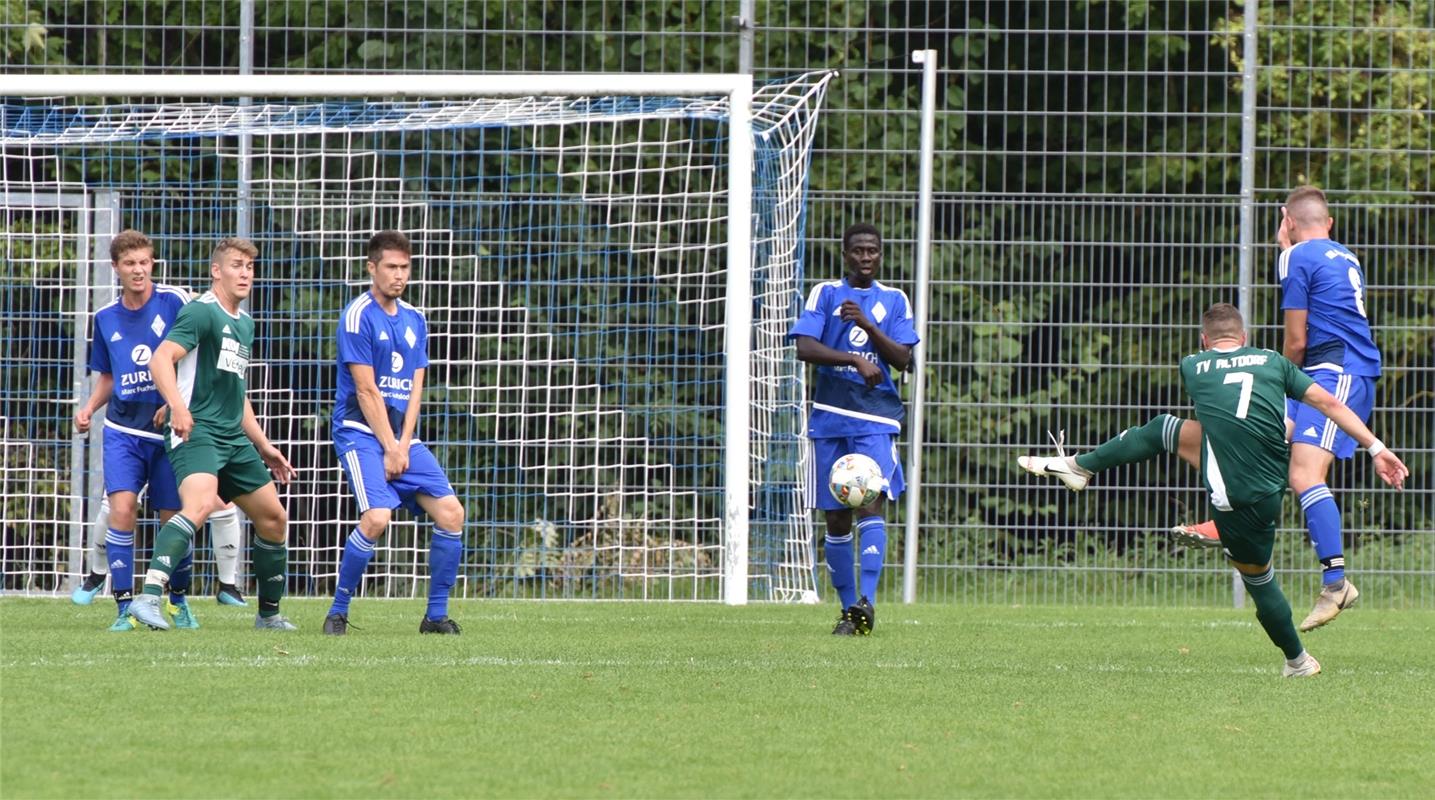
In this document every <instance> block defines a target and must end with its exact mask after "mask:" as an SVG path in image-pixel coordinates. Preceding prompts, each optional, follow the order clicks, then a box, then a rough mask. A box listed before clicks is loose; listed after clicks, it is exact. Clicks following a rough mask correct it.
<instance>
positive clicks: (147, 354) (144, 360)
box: [130, 344, 154, 367]
mask: <svg viewBox="0 0 1435 800" xmlns="http://www.w3.org/2000/svg"><path fill="white" fill-rule="evenodd" d="M153 356H154V352H153V351H152V350H150V349H149V345H147V344H137V345H135V349H133V350H131V351H130V360H131V361H133V362H135V366H136V367H143V366H145V365H146V364H148V363H149V360H150V358H151V357H153Z"/></svg>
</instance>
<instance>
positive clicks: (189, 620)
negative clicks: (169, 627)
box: [164, 601, 199, 630]
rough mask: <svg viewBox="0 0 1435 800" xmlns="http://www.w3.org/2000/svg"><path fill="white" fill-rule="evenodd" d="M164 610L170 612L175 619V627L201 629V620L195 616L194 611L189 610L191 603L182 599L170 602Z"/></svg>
mask: <svg viewBox="0 0 1435 800" xmlns="http://www.w3.org/2000/svg"><path fill="white" fill-rule="evenodd" d="M164 610H165V611H168V612H169V615H170V617H171V618H173V619H174V627H176V628H184V629H186V630H199V620H197V619H195V618H194V612H193V611H190V610H189V603H186V602H184V601H180V602H178V603H175V602H172V601H171V602H168V603H165V605H164Z"/></svg>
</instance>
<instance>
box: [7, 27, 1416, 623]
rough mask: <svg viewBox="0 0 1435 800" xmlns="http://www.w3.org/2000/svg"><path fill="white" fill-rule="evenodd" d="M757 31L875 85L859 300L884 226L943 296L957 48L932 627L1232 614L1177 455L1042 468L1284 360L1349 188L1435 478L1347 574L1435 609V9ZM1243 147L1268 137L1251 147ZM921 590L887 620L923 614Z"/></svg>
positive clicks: (927, 348) (80, 33)
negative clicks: (929, 137) (1021, 461)
mask: <svg viewBox="0 0 1435 800" xmlns="http://www.w3.org/2000/svg"><path fill="white" fill-rule="evenodd" d="M744 5H745V4H743V3H739V2H735V1H732V2H639V1H635V2H626V3H619V2H587V3H554V4H535V3H508V2H503V0H463V1H449V2H419V1H417V0H383V1H381V2H360V1H359V0H335V1H333V2H271V3H257V4H254V5H253V6H252V7H251V8H252V12H253V16H254V25H253V29H252V30H253V32H252V44H253V59H252V64H253V71H255V72H260V73H265V72H325V71H334V72H366V71H367V72H394V71H407V72H412V71H436V72H437V71H446V72H447V71H560V72H563V71H566V72H596V71H673V72H683V71H692V72H719V71H735V70H737V69H738V66H739V53H740V49H741V46H740V45H741V42H740V37H741V36H742V33H741V29H740V27H739V25H738V24H737V22H736V18H737V17H739V16H740V15H742V14H743V13H744ZM245 6H246V4H245V3H241V2H237V0H198V1H197V2H178V0H168V1H166V2H136V1H133V0H132V1H131V2H118V1H117V0H116V1H113V2H112V1H111V0H92V1H91V2H55V1H50V2H46V1H44V0H40V1H32V2H17V0H0V13H3V14H4V16H3V17H0V55H3V57H5V58H6V59H7V60H8V61H9V63H10V64H11V67H10V69H18V70H22V71H34V70H41V69H55V70H60V71H77V70H93V71H103V72H175V71H183V72H197V71H213V72H233V71H236V70H238V69H240V66H241V63H242V61H243V59H242V57H241V54H242V53H243V52H244V49H245V47H246V45H247V44H248V42H249V36H248V35H247V34H246V31H245V30H243V29H242V26H241V20H242V19H243V17H244V12H245ZM1248 6H1249V7H1252V8H1257V9H1258V11H1257V19H1256V23H1257V24H1256V26H1255V32H1256V53H1257V60H1256V63H1255V65H1254V66H1253V67H1252V65H1249V64H1248V63H1247V62H1246V60H1245V52H1244V45H1245V40H1244V38H1243V32H1244V29H1245V16H1244V12H1245V10H1246V8H1247V7H1248ZM754 16H755V20H756V26H755V28H754V29H753V30H752V34H751V35H752V52H753V68H754V73H755V75H756V77H757V78H758V79H759V80H763V79H768V78H773V77H777V76H785V75H792V74H795V73H799V72H804V71H807V70H811V69H818V68H836V69H839V70H841V72H842V77H841V79H840V80H839V81H838V82H837V83H836V84H835V85H834V88H833V91H832V93H831V95H830V97H829V100H828V104H827V108H826V110H825V115H826V116H825V117H824V120H823V122H822V126H821V129H820V131H819V133H818V140H817V145H816V148H815V151H814V156H813V170H812V175H813V179H812V188H811V190H810V193H809V202H810V211H809V219H808V224H807V231H808V234H809V238H808V241H807V261H806V270H807V277H808V280H809V282H810V281H816V280H821V279H826V278H831V277H834V276H836V275H838V274H840V271H841V262H840V255H839V253H838V249H839V247H838V241H839V237H840V233H841V231H842V229H843V228H845V227H846V226H847V225H848V224H850V223H852V222H855V221H859V220H866V221H872V222H874V223H876V224H877V225H878V226H879V227H880V228H881V229H882V230H883V231H884V232H885V233H886V235H887V238H888V241H887V253H886V260H885V267H884V270H885V276H886V279H887V280H888V281H889V282H891V283H894V284H897V285H900V286H902V287H903V288H906V289H908V290H909V291H911V290H912V288H913V287H912V286H911V277H912V266H911V265H912V264H913V257H912V249H913V237H914V235H915V234H914V229H915V220H916V211H915V198H916V190H917V174H916V164H917V158H916V151H915V148H916V142H917V127H918V115H919V109H918V107H917V98H918V92H919V82H920V74H921V73H920V68H919V67H918V66H917V65H914V64H912V63H910V52H911V51H912V50H914V49H919V48H928V47H930V48H934V49H936V50H937V52H938V58H939V64H940V71H939V75H940V80H941V85H940V88H939V92H938V110H937V148H938V151H937V158H936V174H935V186H936V190H937V199H936V209H935V219H934V232H935V253H934V258H933V270H932V285H931V290H930V306H929V309H930V310H929V320H930V323H929V324H930V329H929V341H928V342H927V343H925V345H924V354H925V358H926V368H927V369H928V371H929V373H928V374H929V380H928V389H927V397H926V398H925V403H926V411H927V413H926V419H927V424H926V428H927V430H926V431H925V440H926V450H925V459H924V460H925V465H924V486H923V490H922V491H923V494H922V522H921V528H920V530H921V542H922V546H921V550H920V554H919V558H918V564H919V575H918V578H919V580H918V597H919V599H921V600H924V601H935V602H968V601H977V602H999V603H1035V602H1070V601H1080V602H1085V603H1093V602H1094V603H1110V604H1123V603H1162V604H1167V603H1205V604H1224V603H1229V602H1230V598H1231V579H1230V573H1229V572H1228V571H1227V570H1226V569H1225V568H1224V567H1223V566H1222V565H1221V564H1220V563H1219V562H1218V561H1217V559H1215V558H1213V557H1212V556H1211V555H1210V554H1209V553H1198V552H1184V551H1181V550H1180V549H1179V548H1175V547H1173V546H1172V544H1171V543H1170V541H1169V540H1168V538H1167V537H1166V535H1165V533H1164V531H1165V530H1166V529H1167V528H1168V527H1169V526H1170V525H1172V524H1174V523H1177V522H1190V521H1196V520H1199V519H1202V518H1204V517H1205V515H1206V511H1205V499H1204V496H1203V493H1202V492H1201V491H1200V490H1199V487H1198V480H1197V477H1196V475H1195V474H1194V473H1193V472H1192V471H1191V470H1189V469H1188V468H1186V467H1185V466H1184V465H1182V464H1180V463H1178V462H1177V460H1176V459H1175V458H1174V457H1170V458H1166V459H1161V460H1158V461H1155V462H1151V463H1148V464H1145V465H1140V466H1133V467H1129V468H1125V469H1122V470H1118V471H1114V472H1112V473H1109V474H1105V475H1102V476H1100V478H1099V479H1098V480H1097V481H1096V482H1094V484H1093V486H1092V487H1091V488H1089V489H1088V490H1087V491H1085V492H1084V493H1082V494H1080V495H1072V494H1070V493H1068V492H1066V490H1065V489H1061V488H1059V487H1054V486H1051V485H1046V484H1043V483H1039V482H1037V481H1036V480H1035V479H1031V478H1029V476H1026V475H1025V474H1024V473H1022V472H1021V471H1019V470H1018V469H1017V468H1016V466H1015V458H1016V456H1017V455H1020V454H1023V453H1027V452H1046V449H1047V444H1046V441H1047V431H1052V432H1055V431H1058V430H1065V432H1066V437H1067V441H1068V443H1070V444H1072V445H1073V446H1074V448H1075V449H1077V450H1080V449H1084V448H1087V447H1090V446H1094V445H1095V444H1097V443H1098V442H1100V441H1102V440H1104V439H1105V438H1108V437H1109V436H1111V435H1114V434H1115V433H1116V432H1118V431H1119V430H1121V429H1124V428H1125V427H1128V426H1130V425H1132V424H1139V423H1142V422H1144V421H1145V420H1147V419H1149V418H1150V417H1151V416H1153V415H1154V414H1157V413H1161V412H1165V411H1171V412H1174V413H1177V414H1182V413H1189V412H1190V407H1189V405H1188V404H1187V401H1186V398H1185V396H1184V393H1183V392H1182V390H1181V387H1180V385H1179V376H1178V375H1177V370H1176V366H1177V363H1178V362H1179V360H1180V358H1181V357H1182V356H1183V355H1185V354H1186V353H1189V352H1191V351H1193V350H1195V349H1196V348H1197V347H1198V346H1199V340H1198V336H1197V321H1198V318H1199V314H1200V312H1201V310H1202V309H1204V307H1205V306H1207V305H1209V304H1210V303H1212V302H1216V301H1223V300H1224V301H1233V302H1236V301H1243V306H1244V308H1245V309H1246V311H1247V314H1248V317H1249V318H1250V322H1251V324H1252V329H1253V339H1254V343H1255V344H1257V345H1260V346H1266V347H1271V348H1278V347H1279V344H1280V311H1279V293H1278V287H1277V285H1276V279H1275V267H1274V264H1275V258H1276V255H1277V252H1276V247H1275V245H1274V243H1273V241H1272V240H1273V238H1274V231H1275V225H1276V223H1277V221H1278V218H1279V206H1280V204H1281V201H1282V200H1283V198H1284V196H1285V194H1286V193H1287V192H1288V191H1289V190H1290V189H1291V188H1293V187H1294V186H1296V185H1300V184H1304V183H1316V184H1318V185H1321V186H1323V187H1324V188H1326V190H1327V192H1328V194H1329V195H1330V197H1331V199H1332V209H1333V215H1334V216H1335V219H1336V227H1335V232H1334V236H1335V237H1336V238H1337V239H1339V240H1340V241H1342V242H1343V243H1344V244H1346V245H1347V246H1349V247H1350V248H1351V249H1352V250H1354V251H1355V252H1356V253H1357V254H1358V255H1359V256H1360V257H1361V259H1362V262H1363V264H1364V267H1365V271H1366V275H1367V280H1368V282H1369V284H1370V285H1369V287H1368V289H1369V291H1368V297H1367V302H1368V306H1369V310H1370V317H1371V319H1372V322H1373V326H1374V329H1375V332H1376V336H1377V339H1378V342H1379V344H1380V345H1381V347H1382V350H1383V351H1384V354H1385V359H1386V365H1387V368H1386V373H1385V375H1384V376H1383V378H1382V379H1381V380H1380V382H1379V383H1378V384H1377V387H1378V388H1377V391H1378V395H1377V402H1376V409H1375V413H1374V417H1373V419H1372V421H1371V427H1372V428H1373V429H1374V430H1375V431H1376V433H1377V434H1378V435H1380V436H1381V437H1382V438H1383V439H1384V440H1385V441H1386V442H1387V443H1389V444H1390V445H1391V446H1392V447H1393V448H1395V449H1396V450H1397V451H1398V452H1399V453H1400V454H1401V455H1402V457H1404V458H1405V460H1406V462H1407V463H1408V464H1409V465H1410V467H1411V469H1412V472H1413V477H1412V479H1411V485H1409V486H1408V487H1407V489H1406V491H1405V492H1404V493H1403V494H1397V493H1395V492H1393V491H1390V490H1387V489H1385V488H1383V487H1381V486H1380V485H1379V482H1378V480H1377V479H1376V478H1375V477H1374V475H1373V474H1372V473H1371V471H1370V470H1369V468H1368V464H1367V463H1366V459H1365V458H1364V456H1363V455H1357V457H1356V458H1355V459H1353V460H1351V461H1349V462H1344V463H1339V462H1338V463H1337V466H1336V467H1335V469H1334V471H1333V473H1332V475H1331V476H1330V484H1331V486H1332V488H1333V489H1334V490H1335V493H1336V498H1337V501H1338V502H1339V504H1340V506H1341V509H1342V516H1343V522H1344V526H1345V536H1346V543H1347V550H1346V556H1347V561H1348V563H1349V565H1350V567H1351V570H1352V575H1353V576H1354V577H1355V579H1356V580H1357V581H1359V582H1360V586H1361V588H1362V591H1363V595H1364V597H1366V598H1367V601H1368V602H1370V603H1371V604H1375V605H1385V606H1420V607H1435V580H1432V579H1435V531H1432V527H1435V488H1432V486H1435V484H1432V479H1431V474H1432V469H1435V357H1433V356H1432V350H1435V212H1432V210H1431V207H1432V200H1435V167H1432V164H1435V112H1432V107H1435V102H1432V101H1435V67H1432V64H1435V2H1431V1H1430V0H1408V1H1407V2H1380V1H1375V2H1370V1H1368V0H1332V1H1331V2H1323V3H1309V4H1273V3H1269V2H1260V3H1249V4H1245V3H1230V2H1212V1H1211V0H1191V1H1190V2H1183V3H1168V4H1150V3H1141V2H1098V1H1097V0H1092V1H1091V2H1073V3H1049V4H1048V3H991V2H976V1H975V0H971V1H966V0H945V1H942V0H936V1H933V2H905V1H903V0H894V1H891V2H876V1H874V2H830V3H828V2H823V3H817V2H813V3H788V2H775V1H773V0H759V2H756V3H755V4H754ZM1252 75H1253V76H1254V92H1253V99H1254V104H1253V105H1247V106H1245V107H1243V96H1242V92H1243V89H1245V88H1246V87H1245V82H1246V81H1248V80H1250V79H1251V77H1252ZM0 92H3V89H0ZM1243 123H1253V124H1252V125H1247V126H1245V127H1244V128H1243ZM1243 131H1245V132H1248V133H1253V134H1254V138H1252V139H1250V140H1249V145H1248V146H1247V147H1246V149H1245V151H1244V153H1243V139H1242V136H1243ZM1243 156H1244V157H1245V159H1248V160H1243ZM1243 167H1244V170H1243ZM1243 176H1244V177H1243ZM1243 198H1245V199H1246V201H1247V203H1248V207H1249V208H1251V209H1252V210H1253V218H1252V219H1253V222H1254V235H1253V236H1252V237H1251V240H1250V242H1251V250H1250V252H1249V258H1250V263H1251V265H1252V269H1251V271H1250V278H1249V281H1250V282H1249V285H1248V286H1247V287H1246V291H1241V278H1242V273H1241V267H1240V264H1241V259H1242V247H1241V236H1240V231H1241V222H1242V209H1243ZM894 513H896V515H897V516H898V517H900V510H896V509H894ZM895 521H896V522H897V523H898V525H900V519H898V520H895ZM894 527H895V526H894ZM7 535H11V534H7ZM1278 536H1279V538H1278V547H1277V553H1276V563H1277V567H1278V568H1279V569H1281V570H1282V571H1283V572H1284V573H1285V577H1283V581H1284V582H1285V585H1286V588H1287V591H1288V592H1290V593H1291V594H1292V596H1299V595H1300V594H1302V593H1307V592H1310V593H1313V592H1314V591H1315V590H1316V588H1317V586H1318V576H1319V571H1318V564H1317V562H1316V561H1315V558H1314V556H1313V555H1312V554H1311V552H1310V549H1309V547H1308V545H1307V544H1306V542H1305V537H1304V534H1303V523H1302V521H1301V518H1300V516H1299V509H1298V508H1297V507H1296V504H1295V503H1293V502H1292V503H1287V507H1286V513H1285V516H1284V518H1283V519H1282V522H1281V527H1280V532H1279V535H1278ZM897 552H898V551H897V550H896V549H895V548H894V551H893V554H892V556H891V557H890V558H889V563H891V564H900V562H901V559H900V557H899V556H898V555H897ZM898 569H899V568H895V567H894V568H893V572H892V574H891V575H890V576H889V579H888V580H887V581H886V582H885V588H884V592H893V593H895V591H896V587H898V586H900V580H898V579H899V578H900V575H899V574H898V573H897V570H898ZM824 582H825V581H819V583H824ZM893 597H895V594H893Z"/></svg>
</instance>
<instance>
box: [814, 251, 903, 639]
mask: <svg viewBox="0 0 1435 800" xmlns="http://www.w3.org/2000/svg"><path fill="white" fill-rule="evenodd" d="M842 259H843V262H844V263H845V264H846V266H847V277H846V278H843V279H842V280H837V281H829V282H827V283H821V284H818V285H817V286H816V287H814V288H813V289H812V292H811V293H810V294H808V296H807V304H806V306H805V307H804V308H803V310H802V315H801V316H800V317H798V319H797V323H796V324H795V325H793V327H792V331H791V332H790V333H789V334H788V336H789V337H790V338H792V339H794V340H796V343H797V357H798V358H800V359H802V360H803V361H806V362H808V363H809V364H816V365H817V385H816V389H815V391H814V393H813V397H812V414H811V416H810V418H809V420H808V427H807V436H808V439H809V440H810V441H811V442H812V450H813V452H812V459H811V462H812V465H813V468H814V469H815V475H814V476H813V479H811V480H810V481H809V486H810V487H812V489H813V492H814V495H815V496H812V497H809V498H808V501H809V504H811V505H815V506H816V507H817V508H820V509H822V511H823V515H824V516H825V517H826V520H827V537H826V539H825V545H824V547H823V550H824V552H825V553H826V557H827V571H828V573H829V574H830V575H831V578H832V588H833V589H835V590H837V596H838V597H839V598H840V600H841V602H842V615H841V617H840V618H839V619H838V620H837V626H836V627H835V628H833V629H832V633H833V634H834V635H837V636H851V635H854V634H856V635H862V636H865V635H867V634H870V633H871V632H872V627H873V625H874V624H875V623H876V619H877V618H876V611H875V610H874V608H873V607H872V599H873V598H875V597H876V596H877V582H878V579H879V578H881V577H882V562H883V560H884V559H885V557H886V553H887V529H886V522H885V521H884V520H883V518H882V505H883V498H882V497H881V496H878V498H877V499H876V500H874V501H873V502H872V503H871V504H870V505H867V506H865V507H863V508H859V509H857V510H856V511H855V512H854V511H853V510H852V509H850V508H848V507H847V506H845V505H843V504H842V503H841V502H839V501H838V500H837V498H835V497H833V496H831V494H830V493H828V492H826V491H822V490H821V488H820V487H821V486H824V485H825V484H826V483H827V481H826V480H825V476H826V475H827V474H828V472H829V471H830V470H831V469H832V464H833V463H834V462H835V461H837V459H839V458H841V457H842V456H844V455H847V454H848V453H861V454H862V455H865V456H868V457H869V458H871V459H872V460H873V461H876V462H877V465H878V467H880V468H881V470H882V476H883V477H884V478H886V480H887V498H889V499H891V500H894V501H895V500H896V499H897V497H898V496H899V495H900V494H901V493H902V490H903V488H905V486H906V482H905V480H904V479H903V476H902V465H901V463H900V462H899V461H898V460H897V434H898V433H900V432H901V430H902V420H903V419H905V418H906V414H907V412H906V408H905V407H904V406H903V405H902V398H901V397H900V396H898V394H897V386H896V385H895V384H894V383H893V382H892V375H891V370H892V368H894V367H895V368H896V369H899V370H906V369H908V368H909V367H910V366H911V363H912V346H913V345H915V344H917V332H916V330H915V329H914V328H913V327H912V306H911V304H910V303H908V302H907V295H905V294H904V293H903V292H902V290H900V289H894V288H892V287H889V286H883V285H882V284H881V283H878V282H877V271H878V268H880V267H881V265H882V236H881V234H880V233H878V231H877V229H876V228H875V227H873V226H872V225H868V224H865V223H863V224H857V225H853V226H852V227H850V228H848V229H847V230H846V231H845V232H843V234H842ZM817 476H822V477H823V478H824V479H821V480H819V479H817ZM854 516H855V517H856V519H857V532H858V534H859V535H860V537H859V538H860V541H859V542H858V546H859V547H860V548H861V562H860V563H861V573H862V575H861V585H860V595H859V586H858V584H857V582H856V580H855V578H854V574H853V566H854V565H853V561H854V559H853V554H852V547H853V541H852V540H853V535H852V520H853V517H854Z"/></svg>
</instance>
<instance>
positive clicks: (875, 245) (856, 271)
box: [842, 222, 882, 288]
mask: <svg viewBox="0 0 1435 800" xmlns="http://www.w3.org/2000/svg"><path fill="white" fill-rule="evenodd" d="M842 262H843V263H844V264H846V265H847V282H848V283H850V284H852V285H853V286H857V287H859V288H862V287H867V286H871V285H872V281H874V280H877V269H878V268H879V267H881V266H882V234H881V233H879V232H878V231H877V226H876V225H872V224H870V223H866V222H859V223H857V224H856V225H853V226H851V227H849V228H848V229H847V230H845V231H843V232H842Z"/></svg>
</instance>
